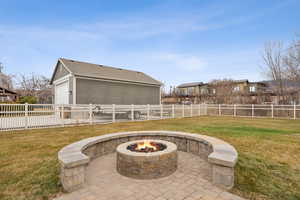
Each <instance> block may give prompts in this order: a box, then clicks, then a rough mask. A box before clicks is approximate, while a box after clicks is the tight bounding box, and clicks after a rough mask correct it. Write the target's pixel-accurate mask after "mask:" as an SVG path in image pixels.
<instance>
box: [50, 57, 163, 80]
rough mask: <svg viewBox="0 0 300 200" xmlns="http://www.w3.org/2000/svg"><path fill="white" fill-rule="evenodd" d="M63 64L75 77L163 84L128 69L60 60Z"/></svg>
mask: <svg viewBox="0 0 300 200" xmlns="http://www.w3.org/2000/svg"><path fill="white" fill-rule="evenodd" d="M59 62H61V63H62V64H63V66H64V67H65V68H66V69H67V70H68V71H69V72H70V73H71V74H73V75H75V76H82V77H89V78H100V79H106V80H118V81H126V82H135V83H145V84H151V85H158V86H160V85H162V83H161V82H159V81H157V80H155V79H154V78H152V77H150V76H148V75H147V74H145V73H143V72H138V71H132V70H127V69H121V68H115V67H110V66H104V65H97V64H92V63H87V62H81V61H75V60H70V59H65V58H60V59H59V60H58V63H59ZM57 66H58V64H57V65H56V68H55V71H54V73H53V76H52V78H51V84H52V82H53V78H54V75H55V73H56V70H57Z"/></svg>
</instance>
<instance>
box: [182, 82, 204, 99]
mask: <svg viewBox="0 0 300 200" xmlns="http://www.w3.org/2000/svg"><path fill="white" fill-rule="evenodd" d="M202 85H203V83H202V82H194V83H184V84H181V85H178V86H177V93H178V95H180V96H197V95H199V94H200V87H201V86H202Z"/></svg>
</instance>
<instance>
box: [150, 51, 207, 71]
mask: <svg viewBox="0 0 300 200" xmlns="http://www.w3.org/2000/svg"><path fill="white" fill-rule="evenodd" d="M154 58H156V59H158V61H161V62H163V63H165V62H168V66H174V67H176V68H178V69H181V70H184V71H190V72H192V71H200V70H203V69H204V68H205V66H206V63H205V61H204V60H203V59H201V58H200V57H198V56H194V55H184V54H176V53H162V54H159V55H157V56H154Z"/></svg>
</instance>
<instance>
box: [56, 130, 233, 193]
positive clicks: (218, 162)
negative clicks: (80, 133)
mask: <svg viewBox="0 0 300 200" xmlns="http://www.w3.org/2000/svg"><path fill="white" fill-rule="evenodd" d="M141 139H159V140H166V141H169V142H173V143H175V144H176V145H177V148H178V151H184V152H190V153H193V154H195V155H198V156H199V157H201V158H202V159H204V160H207V161H208V162H209V164H210V166H211V171H210V178H211V181H212V182H213V183H214V184H216V185H218V186H220V187H222V188H225V189H230V188H232V187H233V185H234V166H235V164H236V162H237V158H238V154H237V152H236V150H235V148H234V147H233V146H231V145H230V144H228V143H226V142H224V141H222V140H219V139H217V138H213V137H209V136H205V135H199V134H192V133H185V132H174V131H135V132H123V133H112V134H107V135H103V136H97V137H92V138H87V139H84V140H81V141H79V142H75V143H73V144H70V145H68V146H66V147H64V148H63V149H61V150H60V151H59V153H58V159H59V162H60V164H61V175H60V179H61V182H62V185H63V188H64V189H65V190H66V191H68V192H71V191H74V190H77V189H78V188H80V187H82V186H83V185H84V184H85V170H86V167H87V165H88V163H89V162H91V161H92V160H93V159H95V158H97V157H99V156H103V155H106V154H109V153H114V152H115V151H116V148H117V146H118V145H119V144H122V143H124V142H128V141H133V140H141ZM99 170H101V169H99Z"/></svg>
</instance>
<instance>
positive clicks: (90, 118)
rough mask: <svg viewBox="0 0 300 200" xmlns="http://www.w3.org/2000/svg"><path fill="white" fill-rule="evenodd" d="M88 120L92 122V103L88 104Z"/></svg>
mask: <svg viewBox="0 0 300 200" xmlns="http://www.w3.org/2000/svg"><path fill="white" fill-rule="evenodd" d="M89 121H90V124H93V107H92V104H89Z"/></svg>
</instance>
